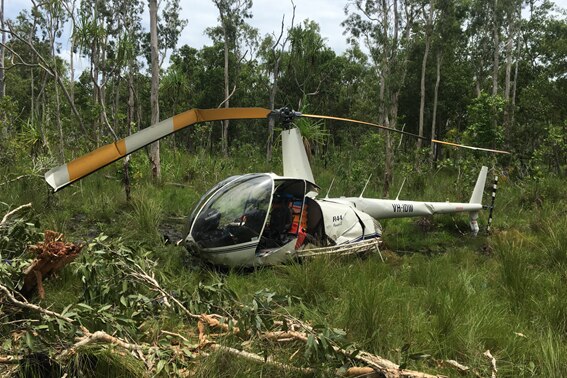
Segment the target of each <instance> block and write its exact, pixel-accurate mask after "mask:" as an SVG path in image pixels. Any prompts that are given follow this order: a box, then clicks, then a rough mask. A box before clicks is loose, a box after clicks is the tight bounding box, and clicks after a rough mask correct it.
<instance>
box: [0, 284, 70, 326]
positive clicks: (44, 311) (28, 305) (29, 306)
mask: <svg viewBox="0 0 567 378" xmlns="http://www.w3.org/2000/svg"><path fill="white" fill-rule="evenodd" d="M0 291H3V292H4V294H5V295H6V297H7V298H8V299H9V300H10V302H12V304H14V305H15V306H17V307H20V308H25V309H28V310H32V311H35V312H39V313H40V314H42V315H45V316H50V317H53V318H57V319H61V320H64V321H66V322H67V323H71V324H75V321H74V320H73V319H71V318H69V317H67V316H64V315H61V314H60V313H58V312H54V311H50V310H47V309H45V308H43V307H40V306H37V305H34V304H32V303H29V302H27V301H25V302H23V301H20V300H18V299H16V297H15V296H14V295H13V293H12V292H11V291H10V289H8V288H7V287H6V286H4V285H0Z"/></svg>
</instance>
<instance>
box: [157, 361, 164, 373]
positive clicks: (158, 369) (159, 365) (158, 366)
mask: <svg viewBox="0 0 567 378" xmlns="http://www.w3.org/2000/svg"><path fill="white" fill-rule="evenodd" d="M165 364H166V362H165V361H164V360H160V361H159V362H158V364H157V368H156V375H158V374H159V373H160V372H161V371H162V370H163V367H164V366H165Z"/></svg>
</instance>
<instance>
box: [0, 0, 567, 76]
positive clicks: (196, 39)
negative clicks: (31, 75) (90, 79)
mask: <svg viewBox="0 0 567 378" xmlns="http://www.w3.org/2000/svg"><path fill="white" fill-rule="evenodd" d="M4 1H5V4H4V7H5V14H6V18H14V17H15V16H16V15H17V14H18V13H19V12H20V11H21V10H22V9H30V8H31V6H32V4H31V1H30V0H7V1H6V0H4ZM347 2H348V0H295V5H296V15H295V24H296V25H297V24H299V23H300V22H302V20H304V19H311V20H313V21H315V22H317V23H318V24H319V25H320V27H321V35H322V36H323V37H324V38H325V39H326V40H327V44H328V45H329V47H331V48H332V49H333V50H335V51H336V52H337V53H339V54H340V53H342V52H343V51H345V50H346V49H347V48H348V46H347V43H346V38H345V36H344V35H343V32H344V28H343V27H342V26H341V22H343V21H344V19H345V18H346V17H345V13H344V7H345V4H346V3H347ZM555 2H556V3H557V4H558V5H559V6H561V7H562V8H567V0H556V1H555ZM180 3H181V7H182V18H184V19H186V20H187V21H188V24H187V26H186V27H185V30H184V31H183V32H182V34H181V36H180V40H179V42H178V46H182V45H184V44H188V45H190V46H193V47H195V48H201V47H202V46H203V45H207V44H210V43H211V41H210V40H209V38H208V37H207V36H206V35H205V34H204V31H205V29H206V28H207V27H209V26H214V25H217V24H218V21H217V18H218V11H217V10H216V8H215V7H214V5H213V2H212V1H211V0H181V1H180ZM292 9H293V7H292V4H291V1H290V0H253V6H252V15H253V18H252V19H250V20H249V21H248V22H249V23H250V24H251V25H252V26H254V27H256V28H258V30H259V31H260V35H261V36H264V35H266V34H268V33H273V32H276V33H279V30H280V27H281V20H282V16H283V15H284V14H285V15H286V18H285V22H286V27H287V26H289V23H290V22H291V15H292ZM145 22H146V25H145V27H146V28H149V21H148V20H147V17H145ZM64 35H66V36H67V38H68V36H69V32H67V33H64ZM61 42H62V46H61V48H62V52H61V55H62V56H64V57H65V56H68V42H67V41H65V40H63V41H61ZM82 64H84V62H78V64H77V65H78V67H77V68H78V69H79V70H80V69H81V68H86V67H81V65H82Z"/></svg>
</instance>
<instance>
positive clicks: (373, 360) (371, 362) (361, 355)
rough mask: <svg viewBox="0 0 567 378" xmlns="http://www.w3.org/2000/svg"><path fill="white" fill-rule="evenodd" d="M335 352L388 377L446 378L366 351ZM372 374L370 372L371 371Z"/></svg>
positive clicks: (285, 335)
mask: <svg viewBox="0 0 567 378" xmlns="http://www.w3.org/2000/svg"><path fill="white" fill-rule="evenodd" d="M288 321H290V322H291V325H292V329H293V328H296V329H297V328H301V329H303V330H305V331H307V332H308V333H310V334H313V335H316V334H315V332H313V329H312V328H311V327H310V326H309V325H307V324H305V323H303V322H301V321H300V320H298V319H294V318H291V317H288ZM262 336H263V337H267V338H272V339H276V340H278V339H289V338H294V339H296V340H300V341H302V342H304V343H306V342H307V339H308V334H307V333H306V332H298V331H275V332H266V333H264V334H262ZM332 348H333V350H334V351H335V352H336V353H338V354H341V355H343V356H345V357H347V358H351V359H353V360H356V361H359V362H362V363H364V364H366V365H367V366H368V367H369V368H370V369H372V370H373V371H379V372H380V373H382V374H384V375H385V376H386V377H391V378H394V377H396V378H397V377H407V378H439V377H444V376H441V375H431V374H427V373H422V372H419V371H414V370H407V369H400V366H399V365H398V364H396V363H394V362H392V361H390V360H387V359H385V358H383V357H380V356H376V355H373V354H371V353H368V352H365V351H359V352H358V353H357V354H356V355H354V356H353V355H352V352H349V351H347V350H345V349H343V348H341V347H339V346H336V345H333V346H332ZM369 372H370V370H369Z"/></svg>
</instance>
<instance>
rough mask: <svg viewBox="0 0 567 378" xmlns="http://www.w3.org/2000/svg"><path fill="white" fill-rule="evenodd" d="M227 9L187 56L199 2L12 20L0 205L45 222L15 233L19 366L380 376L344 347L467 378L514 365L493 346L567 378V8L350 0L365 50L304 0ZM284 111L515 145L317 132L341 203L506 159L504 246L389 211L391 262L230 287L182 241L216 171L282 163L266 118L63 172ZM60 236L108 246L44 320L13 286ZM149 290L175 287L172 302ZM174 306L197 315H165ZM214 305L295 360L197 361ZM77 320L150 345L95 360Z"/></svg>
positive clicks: (455, 181) (359, 131) (237, 342)
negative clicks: (66, 166) (38, 252)
mask: <svg viewBox="0 0 567 378" xmlns="http://www.w3.org/2000/svg"><path fill="white" fill-rule="evenodd" d="M2 3H3V1H2ZM213 3H214V4H215V6H216V8H217V10H218V24H217V25H211V27H210V28H209V29H207V33H208V34H209V35H210V37H211V39H212V40H213V41H214V43H213V44H212V45H210V46H204V47H203V48H201V49H195V48H193V47H190V46H187V45H185V46H179V45H178V43H177V41H178V39H179V36H180V34H181V33H192V32H193V31H192V29H191V25H188V24H187V22H186V21H185V20H183V19H182V18H180V16H179V7H180V2H179V1H178V0H177V1H176V0H167V1H166V0H163V1H161V2H159V4H158V3H157V1H156V0H150V1H149V3H145V2H140V1H136V0H131V1H119V0H117V1H98V0H96V1H91V2H78V1H76V0H66V1H62V0H47V1H43V2H35V1H32V4H33V6H32V7H31V8H30V9H28V10H26V11H24V12H22V13H21V14H19V15H18V16H17V17H16V18H14V19H6V18H4V17H3V16H2V23H1V25H2V26H1V29H2V38H1V43H0V162H1V164H0V173H1V174H2V176H1V177H2V178H1V179H0V206H1V208H0V213H2V214H4V213H5V214H8V212H9V211H10V210H13V209H15V208H16V207H17V206H19V205H21V204H24V203H27V202H31V203H32V205H31V206H32V210H29V209H27V208H26V209H27V210H26V209H23V210H22V211H19V212H18V213H14V214H12V215H10V217H8V216H7V217H5V219H3V221H2V223H0V236H1V237H2V239H1V240H0V258H1V259H2V261H0V277H1V278H0V284H1V285H2V287H3V288H6V291H2V293H0V320H1V323H2V324H3V325H2V326H0V330H1V331H2V332H1V333H2V336H1V337H0V375H3V374H5V375H7V376H8V375H11V374H17V372H18V371H19V372H23V374H24V375H25V374H31V373H34V374H40V373H41V371H43V370H41V369H44V368H45V369H47V370H49V369H51V371H52V372H54V371H56V372H58V373H57V374H59V373H60V372H61V371H65V372H69V374H70V375H92V376H97V375H98V376H107V375H124V374H127V375H132V376H139V375H143V374H148V375H153V374H179V375H198V376H210V375H217V376H223V375H224V376H233V375H242V376H249V375H261V374H272V375H282V374H285V375H289V376H296V375H305V374H307V375H309V374H315V375H321V374H327V375H334V374H344V373H345V372H346V371H347V368H348V367H351V366H353V364H354V365H355V364H360V361H357V360H356V359H354V360H353V359H352V358H350V357H348V356H345V355H344V354H343V355H341V354H340V353H337V351H336V350H335V349H333V348H332V347H331V346H333V345H334V346H337V345H338V346H340V347H341V348H346V349H348V350H350V351H351V352H352V351H353V350H357V349H364V350H367V351H369V352H370V353H376V354H380V355H382V356H384V357H386V358H389V359H390V360H392V361H395V362H396V363H397V364H399V365H401V366H402V367H410V368H412V369H416V370H421V371H431V372H432V373H443V374H448V375H451V376H452V375H456V374H460V373H457V372H456V370H454V368H452V367H451V366H448V365H447V364H446V363H445V364H444V363H443V361H447V360H449V359H451V360H457V361H459V362H461V363H463V364H465V365H467V366H469V370H468V371H467V372H465V373H464V374H469V375H470V376H489V375H491V374H492V373H494V370H493V367H492V364H491V360H490V359H487V357H486V355H485V352H486V351H487V350H491V351H492V355H494V356H495V357H496V360H497V364H498V367H499V372H498V375H501V376H556V377H562V376H565V375H567V370H566V366H567V358H566V357H565V356H567V310H566V309H567V302H566V298H567V293H566V292H565V287H567V286H566V285H565V284H566V283H567V274H566V272H567V251H566V249H567V248H565V246H566V245H567V240H566V238H565V236H564V235H565V232H564V230H565V227H567V224H566V220H565V219H566V218H565V211H566V210H567V195H566V192H565V189H564V187H565V176H566V174H567V171H566V169H567V167H566V162H567V101H566V95H567V22H566V20H567V14H566V12H565V10H563V9H560V8H557V7H556V6H554V4H553V3H552V2H549V1H518V0H491V1H481V0H458V1H449V0H435V1H418V0H380V1H369V0H367V1H363V0H352V1H345V15H344V22H343V23H342V24H341V25H337V33H344V35H345V38H348V40H349V41H350V44H351V48H349V49H348V50H347V51H346V52H344V53H342V54H337V53H336V52H334V51H333V50H332V49H330V48H329V47H328V46H327V45H326V41H325V40H324V39H323V38H322V37H321V35H320V32H319V27H318V25H317V20H316V17H315V15H314V16H313V18H314V19H313V20H298V19H296V18H295V17H294V14H295V12H294V7H295V6H297V7H300V6H301V4H299V3H298V4H295V5H293V4H292V3H290V7H289V8H290V10H289V13H288V14H286V15H282V22H281V25H274V31H273V33H271V34H269V35H260V34H259V32H258V31H257V30H255V29H254V28H252V27H251V26H250V25H249V24H248V23H247V22H248V20H249V19H250V18H251V17H261V15H253V14H251V5H252V1H251V0H213ZM145 8H148V9H149V15H150V19H151V22H150V30H145V29H144V28H143V27H142V15H143V11H144V9H145ZM66 24H70V25H72V27H71V30H72V34H71V36H70V38H71V40H70V44H71V46H72V48H71V51H72V53H71V54H72V55H80V56H81V57H82V58H83V59H86V61H88V63H89V67H88V68H87V69H86V70H83V71H81V72H78V71H77V70H76V69H75V68H74V67H73V64H72V62H73V58H71V60H70V61H66V60H64V59H62V58H61V54H60V46H61V38H62V35H61V30H62V29H63V25H66ZM285 105H289V106H291V107H293V108H294V109H296V110H299V111H303V112H306V113H314V114H324V115H334V116H338V117H348V118H355V119H360V120H365V121H370V122H375V123H380V124H383V125H385V126H388V127H392V128H397V129H400V130H402V129H403V130H404V131H409V132H412V133H415V134H419V135H423V136H426V137H432V138H435V139H441V140H447V141H452V142H458V143H464V144H469V145H474V146H479V147H488V148H496V149H502V150H509V151H511V152H512V154H511V155H493V154H486V153H480V152H473V151H467V150H456V149H454V148H450V147H442V148H441V147H439V146H435V145H429V143H425V142H423V141H420V140H415V139H412V138H408V137H405V136H404V137H403V138H401V137H400V136H398V135H397V134H392V133H384V132H380V131H378V130H370V129H368V127H364V126H357V125H352V124H345V123H341V122H337V121H326V122H313V121H307V120H305V119H302V120H300V121H298V126H299V127H300V128H301V130H302V133H303V136H304V141H305V145H306V148H307V150H308V152H309V155H310V157H311V159H312V162H313V168H314V173H315V176H316V180H317V182H318V183H319V184H320V185H321V186H322V187H323V188H324V189H325V190H326V188H328V186H329V184H330V182H331V180H332V179H333V178H334V177H336V178H337V182H336V183H335V185H334V186H333V189H332V192H331V194H332V195H358V194H359V193H360V190H361V189H362V187H363V186H364V182H365V180H366V179H367V178H368V175H369V174H372V178H371V180H370V185H369V189H367V191H366V195H368V196H372V195H374V196H381V195H384V196H390V197H391V196H394V195H396V193H397V190H398V187H399V185H400V184H401V181H402V180H403V179H404V178H405V177H408V184H407V185H406V187H405V189H404V191H403V192H402V197H404V196H405V198H411V199H414V198H415V199H422V200H425V199H428V200H446V199H447V200H448V199H451V200H467V199H468V196H469V195H470V191H471V189H472V185H473V183H474V178H475V177H476V175H477V174H478V170H479V168H480V166H481V165H482V164H484V165H489V166H490V167H491V172H492V173H494V174H497V175H499V176H500V177H501V193H499V199H498V200H497V210H496V223H495V231H494V233H493V234H492V235H487V234H485V233H483V235H481V236H479V237H478V238H472V237H470V236H469V235H468V234H467V231H466V230H467V227H468V226H467V224H466V219H464V218H463V219H461V218H460V217H451V216H445V217H438V218H433V219H419V220H417V221H414V220H402V221H396V222H393V221H392V222H384V229H385V234H384V239H385V255H386V262H385V263H384V262H382V261H381V259H380V258H378V257H377V256H371V257H368V258H366V259H358V258H353V259H338V260H333V259H323V260H319V261H312V262H308V263H304V264H297V265H290V266H285V267H280V268H275V269H262V270H258V271H255V272H246V273H242V272H230V273H229V274H228V275H227V274H226V272H217V271H216V270H213V269H211V268H210V267H204V266H201V265H199V263H198V262H195V261H192V260H190V259H189V258H188V257H187V255H186V253H185V252H184V251H182V250H181V249H180V248H178V247H174V246H166V245H164V244H163V239H164V238H163V235H164V234H166V235H167V236H168V237H169V238H170V239H176V238H178V237H179V236H180V235H181V234H180V233H181V231H180V229H181V228H182V224H183V222H184V220H183V216H185V215H187V214H188V213H189V210H190V208H191V206H192V204H193V203H195V202H196V200H197V199H198V198H199V196H200V195H201V194H202V193H204V191H206V190H207V189H208V188H209V187H211V186H212V185H213V184H214V183H216V182H217V181H220V180H221V179H224V178H226V177H227V176H229V175H232V174H239V173H246V172H263V171H275V172H276V173H277V172H280V169H281V168H280V165H281V164H280V161H281V157H280V147H279V144H278V133H277V131H278V130H277V128H278V125H274V124H272V123H269V122H268V121H267V120H266V121H231V122H230V123H229V122H228V121H225V122H222V123H221V122H219V123H204V124H199V125H196V126H195V127H192V128H190V130H186V131H183V132H181V133H178V134H176V135H173V136H171V137H168V138H166V139H164V140H162V141H161V142H160V144H154V145H153V146H151V147H148V149H147V151H146V153H144V152H138V153H136V154H134V155H132V156H131V157H129V158H127V159H125V160H124V162H123V163H122V164H121V163H115V164H113V165H111V166H109V167H107V168H105V169H103V170H102V171H101V172H98V173H96V174H94V175H92V176H90V177H88V178H86V179H85V180H83V181H82V182H78V183H76V184H74V185H72V186H71V187H70V188H68V189H65V190H63V191H62V192H60V193H56V194H53V193H51V192H50V191H49V190H48V186H47V184H45V182H44V181H43V179H42V177H43V174H44V173H45V172H46V171H47V170H48V169H50V168H52V167H54V166H56V165H58V164H62V163H64V162H66V161H69V160H71V159H73V158H75V157H78V156H80V155H82V154H84V153H86V152H89V151H91V150H93V149H94V148H96V147H98V146H101V145H104V144H106V143H111V142H113V141H114V140H116V139H117V138H122V137H125V136H126V135H129V134H131V133H133V132H135V131H137V130H139V129H141V128H144V127H147V126H148V125H150V124H152V123H155V122H157V121H158V120H162V119H165V118H168V117H171V116H173V115H175V114H178V113H180V112H182V111H184V110H187V109H190V108H216V107H236V106H239V107H240V106H261V107H268V108H278V107H281V106H285ZM486 198H488V197H486ZM45 229H54V230H57V231H61V232H64V233H65V234H66V235H67V236H68V238H69V239H74V240H77V241H84V242H85V243H86V244H87V246H86V247H85V249H84V250H83V252H81V255H80V257H79V258H77V259H76V260H75V261H74V262H73V263H72V264H71V265H70V266H69V267H67V268H65V269H64V270H63V271H62V273H60V275H59V276H56V277H51V278H50V279H49V280H46V283H45V285H46V286H45V291H46V293H45V295H46V296H45V298H43V299H38V298H37V297H34V298H31V297H30V298H28V299H30V301H32V303H35V304H37V305H39V306H40V307H39V308H40V310H38V309H37V308H35V309H34V308H30V307H25V306H23V307H22V306H21V305H18V304H17V303H16V302H14V301H12V300H10V299H9V297H8V296H5V295H4V294H6V293H12V295H16V294H14V293H16V292H17V291H18V290H20V289H21V287H22V285H23V276H22V269H23V268H25V266H27V264H29V262H30V260H31V259H32V258H33V255H31V254H30V252H28V251H27V250H26V245H29V244H34V243H37V242H38V241H39V240H40V239H41V238H42V237H43V236H42V234H41V231H43V230H45ZM133 266H136V267H137V268H139V270H136V269H137V268H136V269H133V268H132V267H133ZM144 274H146V276H144ZM144 277H146V278H144ZM147 277H155V279H157V281H156V282H157V284H159V285H162V286H163V288H165V289H164V292H166V293H169V294H168V295H170V297H168V296H167V295H165V294H163V293H164V292H159V290H158V291H157V292H158V294H155V293H156V290H157V289H156V287H155V285H154V286H152V285H153V284H152V283H151V282H150V281H148V280H147ZM117 282H119V283H120V285H121V286H122V287H121V288H119V287H117V286H120V285H116V283H117ZM159 293H161V294H159ZM156 295H157V296H158V297H157V299H156ZM164 295H165V298H169V300H170V301H171V300H172V298H175V299H177V300H178V301H179V305H175V304H174V305H173V306H172V307H169V306H170V304H169V303H168V305H167V306H164V300H163V298H164ZM12 298H14V299H16V300H20V301H21V298H20V297H18V296H17V295H16V296H15V297H12ZM165 302H166V303H167V300H166V301H165ZM174 303H177V302H174ZM22 308H23V309H22ZM45 308H51V309H52V310H54V311H55V312H57V313H58V314H59V316H57V315H53V314H49V313H45V312H42V311H41V309H45ZM215 312H216V313H218V314H221V315H223V316H224V317H225V319H231V320H238V321H239V327H241V329H242V330H244V331H245V333H241V334H237V335H235V334H232V333H231V332H228V333H226V334H224V335H223V334H222V333H221V336H220V338H221V339H219V338H218V337H219V336H218V335H217V336H215V337H217V338H216V339H215V340H217V341H218V344H216V345H221V344H222V345H224V346H226V345H229V346H231V347H233V348H236V349H238V350H247V351H249V352H254V353H257V355H258V356H262V357H263V358H264V360H265V361H266V356H268V355H270V356H275V357H276V359H279V360H280V361H284V362H285V363H286V364H289V365H287V366H284V367H281V366H277V365H265V364H262V363H259V364H250V363H249V362H242V361H241V359H240V358H241V357H242V356H241V355H240V356H239V355H238V354H236V355H235V354H234V353H232V352H231V351H230V350H219V349H216V348H213V347H211V346H210V345H209V350H207V349H206V348H204V349H203V348H201V349H200V348H194V344H195V343H196V342H197V341H196V340H197V339H198V341H202V340H200V338H199V334H197V333H196V328H197V327H196V320H195V319H194V318H192V317H191V316H190V315H188V313H190V314H200V313H209V314H210V313H215ZM64 318H66V319H64ZM282 318H284V319H287V320H286V322H291V323H293V321H296V320H297V321H298V322H300V323H301V322H307V323H309V324H311V325H316V327H315V328H312V329H311V330H308V329H307V331H306V328H303V331H305V332H306V333H307V334H309V335H308V337H309V338H308V339H307V342H306V343H300V342H299V341H298V340H295V341H292V342H291V343H288V344H285V343H284V344H282V343H280V342H276V341H265V340H263V339H261V337H260V336H258V337H256V336H257V335H260V334H262V332H265V331H269V330H273V329H275V328H274V327H276V326H275V325H277V324H280V323H278V321H280V320H281V319H282ZM290 319H292V320H293V321H292V320H290ZM286 324H287V323H286ZM80 326H83V327H86V328H88V329H89V330H91V331H93V332H94V331H96V330H104V331H105V332H107V333H108V334H109V335H113V336H115V337H117V338H118V339H119V340H121V341H123V342H129V343H130V346H132V345H136V347H132V348H130V350H137V352H135V353H132V354H130V353H125V352H124V351H125V350H128V348H126V347H124V346H123V345H122V346H120V345H118V346H116V345H117V344H116V343H114V344H115V347H114V348H112V347H108V345H109V344H108V342H107V343H105V342H104V340H102V341H100V340H99V342H100V344H98V343H87V344H88V345H85V346H83V347H76V346H75V345H74V344H73V343H74V337H76V336H80V337H83V338H84V339H83V340H87V339H88V333H86V329H82V328H81V327H80ZM209 326H210V327H211V329H214V326H212V325H211V324H209ZM339 328H340V329H339ZM164 330H165V331H166V333H163V331H164ZM168 330H169V331H168ZM343 330H344V332H343ZM280 331H281V329H280ZM167 332H169V333H167ZM250 335H252V336H250ZM210 337H211V338H212V337H213V336H210ZM306 337H307V336H306ZM89 340H90V339H89ZM219 340H221V341H222V342H221V341H219ZM106 341H108V340H106ZM110 344H112V343H110ZM120 348H122V349H120ZM152 348H153V349H152ZM349 348H350V349H349ZM346 349H345V350H346ZM296 351H300V353H299V354H297V352H296ZM209 353H210V354H211V355H210V356H209ZM296 356H297V357H296ZM46 361H47V362H46ZM244 361H245V359H244ZM265 361H264V362H265ZM294 367H296V368H297V367H302V368H315V369H316V373H314V372H313V371H308V370H297V369H294ZM26 369H27V370H26ZM30 369H31V370H30ZM61 369H62V370H61ZM341 369H342V370H341ZM30 371H31V373H30ZM54 374H55V373H54Z"/></svg>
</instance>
